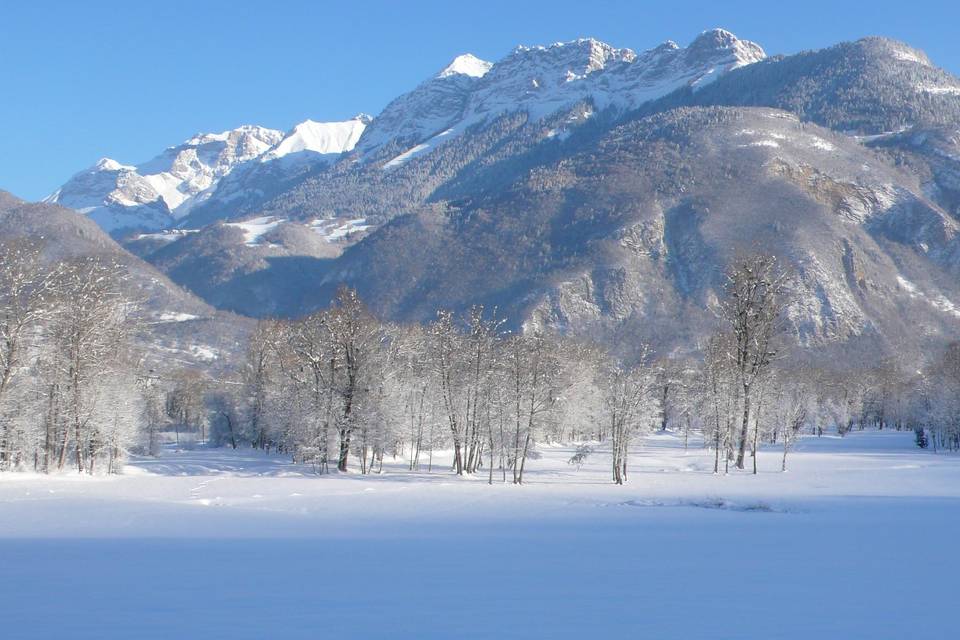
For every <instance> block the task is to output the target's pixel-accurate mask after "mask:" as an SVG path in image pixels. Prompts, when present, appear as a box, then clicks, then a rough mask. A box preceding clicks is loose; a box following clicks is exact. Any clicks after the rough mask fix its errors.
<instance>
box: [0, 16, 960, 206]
mask: <svg viewBox="0 0 960 640" xmlns="http://www.w3.org/2000/svg"><path fill="white" fill-rule="evenodd" d="M866 6H868V3H865V2H848V3H843V2H825V1H820V0H812V1H805V2H791V3H784V2H776V1H772V0H767V1H766V2H735V1H731V2H719V1H714V2H669V1H668V0H659V1H657V2H646V1H642V0H632V1H609V2H605V1H603V0H579V1H576V2H573V1H570V2H568V1H566V0H554V1H552V2H536V1H526V0H510V1H504V0H474V1H472V2H465V1H460V2H439V1H427V0H424V1H422V2H416V1H415V0H409V1H407V2H386V1H380V0H366V1H364V2H329V3H328V2H320V1H314V2H307V1H302V2H297V1H293V0H271V1H270V2H253V1H249V2H240V1H234V2H222V1H219V0H195V1H194V2H186V1H180V0H163V1H161V2H149V3H147V2H129V1H126V2H113V1H108V0H100V1H98V0H90V1H89V2H76V1H72V2H67V1H63V2H50V1H43V0H33V1H32V2H26V1H22V0H0V188H2V189H6V190H9V191H12V192H13V193H15V194H17V195H19V196H21V197H24V198H28V199H36V198H40V197H43V196H44V195H46V194H48V193H49V192H50V191H52V190H53V189H55V188H56V187H57V186H59V185H60V184H61V183H63V182H64V181H65V180H66V179H67V178H68V177H69V176H70V175H72V174H73V173H75V172H76V171H79V170H80V169H83V168H84V167H87V166H89V165H91V164H93V163H94V162H95V161H96V160H97V159H98V158H100V157H102V156H110V157H112V158H115V159H117V160H119V161H121V162H124V163H138V162H142V161H144V160H147V159H149V158H150V157H152V156H153V155H154V154H156V153H158V152H160V151H161V150H162V149H163V148H164V147H167V146H169V145H172V144H175V143H178V142H180V141H182V140H185V139H187V138H188V137H190V136H191V135H192V134H194V133H197V132H200V131H222V130H224V129H229V128H233V127H236V126H239V125H241V124H261V125H264V126H269V127H273V128H278V129H287V128H289V127H291V126H292V125H293V124H295V123H297V122H299V121H302V120H304V119H306V118H312V119H314V120H335V119H344V118H348V117H350V116H352V115H354V114H356V113H358V112H361V111H362V112H367V113H370V114H372V115H376V113H377V112H378V111H379V110H380V109H381V108H382V107H383V106H384V105H385V104H386V103H387V102H388V101H389V100H390V99H391V98H393V97H395V96H396V95H398V94H399V93H401V92H403V91H405V90H407V89H409V88H411V87H413V86H415V85H416V84H417V83H418V82H420V81H421V80H422V79H424V78H425V77H427V76H429V75H431V74H432V73H434V72H436V71H437V70H439V69H440V68H442V67H443V66H444V65H445V64H446V63H447V62H448V61H449V60H450V59H451V58H453V57H454V56H456V55H457V54H460V53H464V52H471V53H474V54H475V55H478V56H480V57H481V58H485V59H488V60H493V61H495V60H497V59H498V58H500V57H502V56H503V55H505V54H507V53H508V52H509V51H510V50H511V49H512V48H513V47H514V46H515V45H517V44H528V45H533V44H549V43H552V42H557V41H561V40H570V39H573V38H576V37H580V36H592V37H596V38H599V39H601V40H604V41H607V42H609V43H610V44H613V45H616V46H621V47H630V48H633V49H636V50H642V49H647V48H650V47H653V46H655V45H657V44H659V43H660V42H662V41H664V40H667V39H672V40H676V41H677V42H679V43H681V44H686V43H687V42H689V41H690V40H691V39H693V38H694V37H695V36H696V34H697V33H699V32H700V31H702V30H704V29H708V28H712V27H715V26H722V27H725V28H727V29H730V30H731V31H733V32H734V33H736V34H737V35H738V36H740V37H741V38H746V39H750V40H754V41H756V42H759V43H760V44H761V45H763V47H764V48H765V49H766V50H767V53H771V54H773V53H793V52H796V51H800V50H803V49H813V48H819V47H823V46H827V45H830V44H834V43H836V42H839V41H841V40H850V39H856V38H859V37H862V36H865V35H874V34H876V35H886V36H891V37H895V38H899V39H902V40H905V41H907V42H908V43H910V44H912V45H913V46H916V47H918V48H921V49H924V50H925V51H926V52H927V53H928V55H930V57H931V58H932V59H933V61H934V62H935V63H936V64H938V65H939V66H942V67H944V68H946V69H948V70H950V71H952V72H953V73H956V74H960V44H957V35H956V34H957V32H956V29H957V25H958V24H960V2H923V1H917V0H915V1H912V2H903V1H900V2H873V3H869V8H865V7H866Z"/></svg>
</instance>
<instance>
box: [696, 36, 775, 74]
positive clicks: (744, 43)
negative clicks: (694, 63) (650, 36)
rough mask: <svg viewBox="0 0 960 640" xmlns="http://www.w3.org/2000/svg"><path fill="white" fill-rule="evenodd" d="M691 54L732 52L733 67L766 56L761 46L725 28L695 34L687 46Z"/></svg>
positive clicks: (707, 54)
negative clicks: (742, 38)
mask: <svg viewBox="0 0 960 640" xmlns="http://www.w3.org/2000/svg"><path fill="white" fill-rule="evenodd" d="M687 51H689V52H690V53H691V54H692V55H693V56H714V55H716V54H717V53H718V52H730V53H732V54H733V58H734V60H733V68H736V67H741V66H744V65H747V64H751V63H753V62H759V61H761V60H763V59H764V58H766V57H767V54H766V52H765V51H764V50H763V48H762V47H761V46H760V45H758V44H756V43H754V42H750V41H749V40H741V39H740V38H738V37H737V36H735V35H734V34H733V33H731V32H729V31H727V30H726V29H720V28H717V29H708V30H707V31H704V32H703V33H701V34H700V35H699V36H697V37H696V38H695V39H694V41H693V42H691V43H690V46H689V47H687Z"/></svg>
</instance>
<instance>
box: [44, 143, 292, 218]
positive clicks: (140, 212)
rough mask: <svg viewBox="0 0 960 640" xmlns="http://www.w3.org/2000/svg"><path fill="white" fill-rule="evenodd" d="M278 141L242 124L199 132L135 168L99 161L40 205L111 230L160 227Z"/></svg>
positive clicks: (110, 160)
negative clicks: (67, 210)
mask: <svg viewBox="0 0 960 640" xmlns="http://www.w3.org/2000/svg"><path fill="white" fill-rule="evenodd" d="M282 137H283V134H281V133H280V132H279V131H275V130H273V129H266V128H264V127H256V126H243V127H239V128H237V129H233V130H230V131H224V132H223V133H209V134H198V135H196V136H194V137H192V138H190V139H189V140H187V141H186V142H184V143H183V144H180V145H177V146H174V147H170V148H168V149H166V150H165V151H164V152H163V153H161V154H160V155H158V156H157V157H155V158H153V159H152V160H149V161H147V162H144V163H142V164H140V165H137V166H129V165H123V164H120V163H119V162H117V161H115V160H112V159H110V158H104V159H102V160H100V161H99V162H97V164H95V165H94V166H93V167H91V168H90V169H87V170H85V171H82V172H80V173H78V174H76V175H75V176H73V177H72V178H71V179H70V180H69V181H68V182H67V183H66V184H64V185H63V186H62V187H61V188H60V189H58V190H57V191H56V192H55V193H53V194H52V195H51V196H49V197H48V198H46V199H45V200H44V201H45V202H47V203H56V204H60V205H63V206H65V207H70V208H72V209H76V210H77V211H80V212H81V213H84V214H86V215H88V216H90V217H91V218H92V219H94V220H95V221H96V222H97V224H99V225H100V226H101V227H102V228H104V229H105V230H107V231H110V232H114V231H121V230H123V229H128V228H140V229H161V228H165V227H168V226H170V225H171V224H172V223H173V222H174V221H175V220H176V219H177V218H181V217H183V216H184V215H186V213H187V212H188V211H189V210H190V208H191V207H192V206H193V204H195V202H196V201H197V200H199V199H201V198H202V195H201V194H203V193H204V192H206V191H208V190H209V189H210V188H211V187H212V186H214V185H215V184H216V183H217V181H218V180H220V178H222V177H223V176H225V175H227V174H228V173H230V171H232V170H233V169H234V167H236V166H237V165H239V164H241V163H243V162H246V161H248V160H251V159H253V158H256V157H259V156H261V155H262V154H263V153H265V152H266V151H267V150H268V149H270V148H271V147H272V146H274V145H275V144H277V143H278V142H280V140H281V139H282Z"/></svg>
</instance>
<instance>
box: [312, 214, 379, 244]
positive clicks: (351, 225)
mask: <svg viewBox="0 0 960 640" xmlns="http://www.w3.org/2000/svg"><path fill="white" fill-rule="evenodd" d="M307 226H308V227H309V228H310V229H311V230H313V231H315V232H316V233H318V234H320V236H322V237H323V239H324V240H326V241H327V242H338V241H340V240H343V239H344V238H346V237H347V236H349V235H350V234H351V233H361V232H363V231H367V230H368V229H372V228H373V226H374V225H371V224H367V219H366V218H353V219H347V220H345V219H343V218H336V219H334V220H328V219H322V220H313V221H311V222H310V223H309V224H308V225H307Z"/></svg>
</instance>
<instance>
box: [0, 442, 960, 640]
mask: <svg viewBox="0 0 960 640" xmlns="http://www.w3.org/2000/svg"><path fill="white" fill-rule="evenodd" d="M574 450H575V447H573V446H553V447H544V448H543V456H542V457H541V458H540V459H538V460H533V461H531V463H530V464H529V467H528V473H527V477H526V484H525V485H524V486H522V487H517V486H512V485H504V484H500V483H499V482H498V480H499V478H497V477H496V476H495V484H494V485H493V486H488V485H487V483H486V480H487V477H486V475H482V476H477V477H474V478H467V479H459V478H456V477H454V476H452V475H450V473H449V471H448V470H447V469H446V467H445V465H444V464H443V461H442V460H441V457H440V456H438V457H437V458H435V460H434V462H435V465H434V470H433V473H427V472H426V471H423V472H420V473H410V472H406V471H401V469H402V465H403V463H402V461H400V460H398V461H397V462H396V463H391V464H388V465H387V467H388V468H387V469H385V473H384V474H383V475H379V476H367V477H363V476H360V475H356V474H349V475H339V476H336V475H335V476H328V477H316V476H314V475H313V474H312V472H311V470H310V469H309V468H308V467H303V466H297V465H292V464H290V463H289V462H287V461H286V460H284V459H283V458H282V457H276V456H266V455H263V454H260V453H258V452H251V451H238V452H234V451H231V450H211V449H197V450H193V451H174V450H169V451H167V452H165V454H164V455H163V456H162V457H161V458H159V459H137V460H134V461H132V463H131V464H130V465H129V466H128V468H127V472H126V473H125V474H124V475H123V476H114V477H93V478H90V477H78V476H76V475H72V474H69V475H62V476H56V477H42V476H37V475H31V474H4V475H2V476H0V537H2V538H3V539H2V540H0V568H2V570H3V571H2V581H0V613H2V614H3V619H4V628H5V629H7V630H16V632H15V633H14V635H4V637H11V638H13V637H16V638H24V639H27V638H51V637H61V636H63V637H66V636H69V637H71V638H74V639H78V638H142V639H147V638H165V639H169V638H230V639H234V640H237V639H245V638H251V639H252V638H318V637H324V636H326V635H328V634H334V635H337V636H343V637H350V638H370V637H384V638H390V637H400V638H435V637H436V638H439V637H457V638H574V637H575V638H600V637H621V638H684V639H688V638H764V639H769V638H813V637H819V638H871V639H873V638H907V637H909V638H911V639H918V638H951V637H956V636H955V635H954V633H955V631H954V627H955V624H954V621H953V620H952V612H953V608H954V607H953V602H954V599H955V593H954V589H955V584H956V579H957V576H958V575H960V560H958V559H957V557H956V553H955V552H954V547H955V545H956V540H957V536H958V534H960V457H958V456H955V455H950V454H935V453H933V452H930V451H921V450H919V449H916V448H915V447H914V446H913V438H912V433H896V432H881V433H875V432H874V433H867V432H865V433H854V434H852V435H850V436H848V437H846V438H843V439H840V438H835V437H824V438H812V437H811V438H805V439H803V440H802V441H801V442H800V444H799V446H798V449H797V451H795V452H794V453H791V455H790V458H789V459H788V465H789V467H790V471H789V472H788V473H785V474H784V473H779V465H780V458H779V453H778V452H777V451H776V450H774V449H771V450H769V451H766V450H765V451H763V452H762V453H761V456H760V474H759V475H758V476H753V475H752V474H749V473H742V472H741V473H731V474H730V475H729V476H722V475H721V476H715V475H713V474H712V473H711V470H712V458H711V456H710V454H709V453H708V452H706V451H703V450H702V449H699V448H697V447H692V448H691V449H690V451H689V452H684V451H683V448H682V446H681V444H680V442H679V440H678V439H677V438H676V437H674V436H673V435H669V434H668V435H656V436H651V437H649V438H647V439H645V440H644V442H643V444H642V446H639V447H637V448H636V450H635V451H634V452H633V453H632V457H631V476H630V480H629V483H628V484H627V485H626V486H623V487H617V486H613V485H611V484H610V483H609V477H608V469H607V465H608V463H609V457H608V453H607V452H604V451H603V450H599V451H598V452H597V453H595V454H593V456H592V457H591V458H590V459H588V460H587V462H586V464H584V465H583V466H582V468H580V469H579V470H578V469H577V468H576V467H575V466H572V465H569V464H567V462H566V461H567V460H568V459H569V458H570V456H571V455H572V454H573V452H574ZM394 464H395V466H394Z"/></svg>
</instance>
